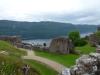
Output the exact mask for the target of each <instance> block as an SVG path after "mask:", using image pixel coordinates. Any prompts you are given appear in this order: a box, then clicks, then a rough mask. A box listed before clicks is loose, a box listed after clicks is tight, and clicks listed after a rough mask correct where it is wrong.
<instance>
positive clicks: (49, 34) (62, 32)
mask: <svg viewBox="0 0 100 75" xmlns="http://www.w3.org/2000/svg"><path fill="white" fill-rule="evenodd" d="M97 26H98V25H86V24H85V25H79V24H78V25H76V24H72V23H60V22H51V21H41V22H19V21H9V20H0V35H20V36H21V37H22V39H49V38H55V37H59V36H67V35H68V33H69V32H70V31H74V30H78V31H80V33H88V32H95V31H96V28H97Z"/></svg>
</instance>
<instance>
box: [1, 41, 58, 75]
mask: <svg viewBox="0 0 100 75" xmlns="http://www.w3.org/2000/svg"><path fill="white" fill-rule="evenodd" d="M1 51H6V52H8V55H5V54H3V53H1V54H0V75H23V73H22V67H23V66H24V65H25V64H28V65H29V66H30V67H31V68H30V72H29V75H57V72H56V71H54V70H53V69H51V68H49V67H47V66H46V65H44V64H41V63H39V62H36V61H33V60H23V59H21V56H24V55H26V52H25V51H22V50H20V49H17V48H15V47H14V46H12V45H11V44H10V43H8V42H5V41H0V52H1ZM2 63H3V64H2Z"/></svg>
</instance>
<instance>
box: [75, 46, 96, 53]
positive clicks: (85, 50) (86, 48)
mask: <svg viewBox="0 0 100 75" xmlns="http://www.w3.org/2000/svg"><path fill="white" fill-rule="evenodd" d="M75 50H79V51H80V52H81V53H82V54H89V53H91V52H95V51H96V48H95V47H91V46H90V45H89V44H87V45H85V46H83V47H76V48H75Z"/></svg>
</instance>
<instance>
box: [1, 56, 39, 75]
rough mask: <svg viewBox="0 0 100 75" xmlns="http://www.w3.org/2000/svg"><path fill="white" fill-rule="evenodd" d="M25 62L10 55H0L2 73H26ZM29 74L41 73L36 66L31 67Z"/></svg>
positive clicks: (37, 74)
mask: <svg viewBox="0 0 100 75" xmlns="http://www.w3.org/2000/svg"><path fill="white" fill-rule="evenodd" d="M25 64H26V63H24V61H22V60H20V59H12V58H11V57H10V56H5V55H0V75H24V74H23V70H22V68H23V66H24V65H25ZM30 67H31V66H30ZM28 75H40V74H39V73H38V72H37V71H36V70H35V69H34V68H30V70H29V74H28Z"/></svg>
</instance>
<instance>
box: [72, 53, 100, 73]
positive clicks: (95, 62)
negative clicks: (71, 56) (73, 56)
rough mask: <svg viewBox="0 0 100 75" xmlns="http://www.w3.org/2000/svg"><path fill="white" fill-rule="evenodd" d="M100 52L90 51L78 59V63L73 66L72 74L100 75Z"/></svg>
mask: <svg viewBox="0 0 100 75" xmlns="http://www.w3.org/2000/svg"><path fill="white" fill-rule="evenodd" d="M99 74H100V54H99V53H90V54H89V55H83V56H82V57H80V58H79V59H77V60H76V65H75V66H73V67H72V68H71V75H99Z"/></svg>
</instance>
